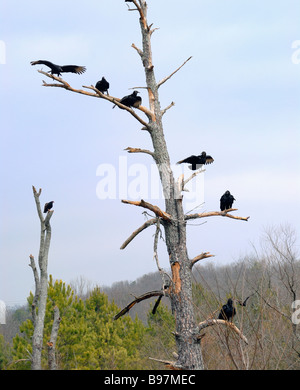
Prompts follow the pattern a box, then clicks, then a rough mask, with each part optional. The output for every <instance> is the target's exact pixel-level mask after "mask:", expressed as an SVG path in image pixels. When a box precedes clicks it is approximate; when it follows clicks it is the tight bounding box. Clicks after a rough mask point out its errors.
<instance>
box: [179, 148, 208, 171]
mask: <svg viewBox="0 0 300 390" xmlns="http://www.w3.org/2000/svg"><path fill="white" fill-rule="evenodd" d="M213 162H214V159H213V158H212V157H211V156H208V155H207V154H206V152H202V153H201V154H200V155H199V156H194V155H193V156H190V157H187V158H185V159H184V160H181V161H178V163H177V164H182V163H188V164H191V165H190V166H189V168H190V169H191V170H193V171H196V170H197V169H199V168H201V166H202V165H203V164H211V163H213Z"/></svg>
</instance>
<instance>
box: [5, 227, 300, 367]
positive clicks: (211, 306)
mask: <svg viewBox="0 0 300 390" xmlns="http://www.w3.org/2000/svg"><path fill="white" fill-rule="evenodd" d="M296 248H297V245H295V235H294V232H293V231H292V230H290V229H283V228H281V229H280V230H278V229H277V230H276V229H275V230H274V229H273V230H272V231H269V232H268V233H267V234H266V235H265V237H264V241H263V246H262V248H260V250H259V251H258V250H255V251H254V252H253V253H254V254H253V255H251V256H248V257H245V258H243V259H240V260H239V261H237V262H235V263H231V264H228V265H226V266H218V265H216V264H215V263H214V260H213V261H211V262H210V263H208V262H207V260H206V261H204V262H203V263H202V264H201V263H200V265H198V266H197V267H195V270H194V284H193V304H194V308H195V313H196V316H197V320H198V322H199V323H200V322H203V321H205V320H207V319H215V318H217V317H218V314H219V311H220V308H221V307H222V304H224V303H225V302H226V301H227V299H228V298H229V297H232V298H234V299H235V302H236V315H235V317H234V318H233V323H234V324H235V326H236V327H237V329H238V330H239V331H240V333H236V332H235V331H233V329H232V328H231V327H230V326H227V325H224V324H222V325H221V324H212V325H211V326H207V327H205V328H204V329H203V330H202V331H201V337H200V339H199V342H201V343H202V346H203V355H204V361H205V367H206V369H209V370H212V369H229V370H235V369H255V370H270V369H276V370H288V369H289V370H296V369H300V336H299V325H298V324H297V323H300V313H299V316H295V315H293V314H295V313H294V311H295V307H294V308H293V306H292V304H293V302H295V301H297V298H299V288H300V260H299V256H298V253H297V250H296ZM160 288H161V279H160V275H159V273H153V274H148V275H145V276H143V277H142V278H139V279H138V280H136V281H135V282H119V283H115V284H114V285H112V286H111V287H105V286H104V287H102V288H99V287H97V286H92V285H91V284H90V283H89V282H87V281H86V280H85V279H83V278H79V279H78V280H76V281H74V282H73V283H71V285H66V284H65V283H63V282H62V281H58V280H56V281H54V280H53V279H52V277H50V279H49V288H48V302H47V313H46V320H45V331H44V348H43V368H44V369H48V368H49V362H48V359H49V355H48V353H49V349H50V348H51V347H52V346H51V345H49V344H50V343H49V340H50V334H51V328H52V323H53V312H54V307H55V306H56V305H57V306H58V307H59V310H60V315H61V321H60V327H59V333H58V338H57V343H56V346H55V351H56V360H57V367H58V369H61V370H66V369H79V370H80V369H116V370H118V369H125V370H126V369H152V370H154V369H162V368H164V367H162V366H161V364H160V363H158V362H156V361H155V360H152V359H149V358H158V359H161V360H169V361H172V360H174V353H175V352H176V345H175V337H174V334H173V333H172V332H173V331H174V318H173V315H172V311H171V308H170V307H169V302H168V299H167V298H163V299H162V302H161V304H160V305H159V307H158V310H157V311H156V313H155V314H152V308H153V305H154V303H155V298H153V299H152V300H150V301H143V302H141V303H139V304H137V305H135V306H134V307H133V308H132V310H130V312H129V314H126V315H125V316H122V317H121V318H120V319H118V320H116V321H114V316H115V315H116V314H117V313H118V312H119V311H120V310H121V309H122V308H123V307H125V306H126V305H127V304H128V303H129V302H130V301H132V300H133V299H134V297H135V296H139V295H141V294H144V293H145V292H147V291H152V290H159V289H160ZM248 296H250V298H249V299H248V300H247V303H246V306H242V305H240V304H239V302H240V303H243V302H244V300H245V298H246V297H248ZM32 299H33V296H32V294H30V296H29V297H28V307H26V308H19V309H17V310H15V311H14V312H13V313H10V315H9V316H8V322H9V323H8V324H7V325H2V328H1V330H2V334H1V335H0V368H1V369H6V370H11V369H14V370H20V369H30V354H31V350H32V348H31V337H32V333H33V325H32V321H31V313H30V308H31V303H32ZM241 335H242V336H243V338H242V337H241Z"/></svg>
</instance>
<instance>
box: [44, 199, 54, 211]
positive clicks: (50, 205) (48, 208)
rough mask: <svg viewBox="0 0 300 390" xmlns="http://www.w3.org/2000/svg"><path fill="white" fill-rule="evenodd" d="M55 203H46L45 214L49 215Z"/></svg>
mask: <svg viewBox="0 0 300 390" xmlns="http://www.w3.org/2000/svg"><path fill="white" fill-rule="evenodd" d="M53 203H54V200H52V201H51V202H48V203H45V206H44V213H47V212H48V211H49V210H51V209H52V207H53Z"/></svg>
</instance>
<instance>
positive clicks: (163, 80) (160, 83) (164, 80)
mask: <svg viewBox="0 0 300 390" xmlns="http://www.w3.org/2000/svg"><path fill="white" fill-rule="evenodd" d="M191 58H192V56H191V57H189V58H188V59H187V60H185V61H184V63H183V64H182V65H180V66H179V68H177V69H176V70H174V72H173V73H171V74H170V75H169V76H167V77H165V78H164V79H162V80H161V81H160V82H159V83H158V84H157V88H159V87H160V86H161V85H163V84H164V83H165V82H166V81H168V80H169V79H170V78H171V77H172V76H173V75H174V74H175V73H177V72H178V71H179V70H180V69H181V68H182V67H183V66H184V65H185V64H186V63H187V62H188V61H189V60H190V59H191Z"/></svg>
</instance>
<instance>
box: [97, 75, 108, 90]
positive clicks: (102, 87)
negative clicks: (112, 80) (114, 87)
mask: <svg viewBox="0 0 300 390" xmlns="http://www.w3.org/2000/svg"><path fill="white" fill-rule="evenodd" d="M96 88H97V89H98V90H99V91H100V92H102V93H104V92H107V94H108V88H109V82H108V81H106V80H105V78H104V77H102V79H101V80H100V81H97V84H96Z"/></svg>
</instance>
